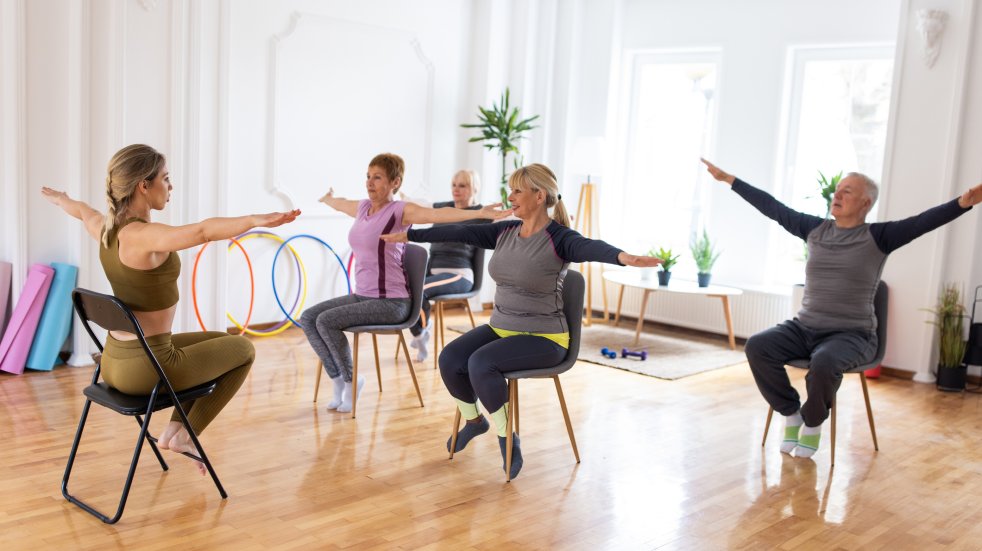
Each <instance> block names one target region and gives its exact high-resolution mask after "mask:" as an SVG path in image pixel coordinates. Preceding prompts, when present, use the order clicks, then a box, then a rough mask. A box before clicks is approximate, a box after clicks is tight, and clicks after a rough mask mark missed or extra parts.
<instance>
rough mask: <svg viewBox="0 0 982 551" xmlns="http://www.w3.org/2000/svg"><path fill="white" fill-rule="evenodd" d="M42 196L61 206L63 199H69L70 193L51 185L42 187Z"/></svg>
mask: <svg viewBox="0 0 982 551" xmlns="http://www.w3.org/2000/svg"><path fill="white" fill-rule="evenodd" d="M41 196H42V197H44V198H45V199H47V200H48V201H50V202H51V204H53V205H57V206H61V201H62V200H63V199H68V194H67V193H65V192H64V191H58V190H57V189H52V188H49V187H42V188H41Z"/></svg>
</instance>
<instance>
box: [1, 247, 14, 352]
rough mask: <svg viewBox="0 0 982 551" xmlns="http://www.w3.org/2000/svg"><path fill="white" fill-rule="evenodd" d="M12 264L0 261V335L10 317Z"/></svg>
mask: <svg viewBox="0 0 982 551" xmlns="http://www.w3.org/2000/svg"><path fill="white" fill-rule="evenodd" d="M12 272H13V266H12V265H11V264H10V262H0V336H2V335H3V332H4V330H5V329H7V320H8V319H10V275H11V273H12Z"/></svg>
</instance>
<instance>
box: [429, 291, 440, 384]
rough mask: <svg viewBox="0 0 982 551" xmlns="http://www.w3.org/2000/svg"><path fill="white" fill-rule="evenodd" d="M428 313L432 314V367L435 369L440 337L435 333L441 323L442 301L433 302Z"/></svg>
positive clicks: (437, 365) (438, 354)
mask: <svg viewBox="0 0 982 551" xmlns="http://www.w3.org/2000/svg"><path fill="white" fill-rule="evenodd" d="M430 313H431V315H432V316H433V369H436V368H437V367H439V364H438V358H439V357H440V337H439V336H438V335H437V330H438V329H439V328H440V325H441V324H443V303H442V302H440V301H437V302H434V303H433V309H432V310H430Z"/></svg>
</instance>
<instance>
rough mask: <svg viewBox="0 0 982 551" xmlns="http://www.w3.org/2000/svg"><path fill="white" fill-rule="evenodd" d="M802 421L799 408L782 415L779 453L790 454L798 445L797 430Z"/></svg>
mask: <svg viewBox="0 0 982 551" xmlns="http://www.w3.org/2000/svg"><path fill="white" fill-rule="evenodd" d="M802 423H804V421H802V420H801V410H798V411H796V412H794V413H792V414H791V415H787V416H785V417H784V440H783V441H782V442H781V453H786V454H788V455H791V452H792V451H793V450H794V449H795V448H796V447H798V432H799V430H800V429H801V425H802Z"/></svg>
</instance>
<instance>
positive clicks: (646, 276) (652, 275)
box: [641, 267, 658, 281]
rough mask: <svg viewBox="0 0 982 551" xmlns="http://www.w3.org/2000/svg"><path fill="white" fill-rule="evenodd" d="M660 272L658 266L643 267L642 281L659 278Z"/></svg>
mask: <svg viewBox="0 0 982 551" xmlns="http://www.w3.org/2000/svg"><path fill="white" fill-rule="evenodd" d="M657 272H658V268H657V267H653V268H641V281H654V280H655V279H657V278H658V276H657V275H656V274H657Z"/></svg>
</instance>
